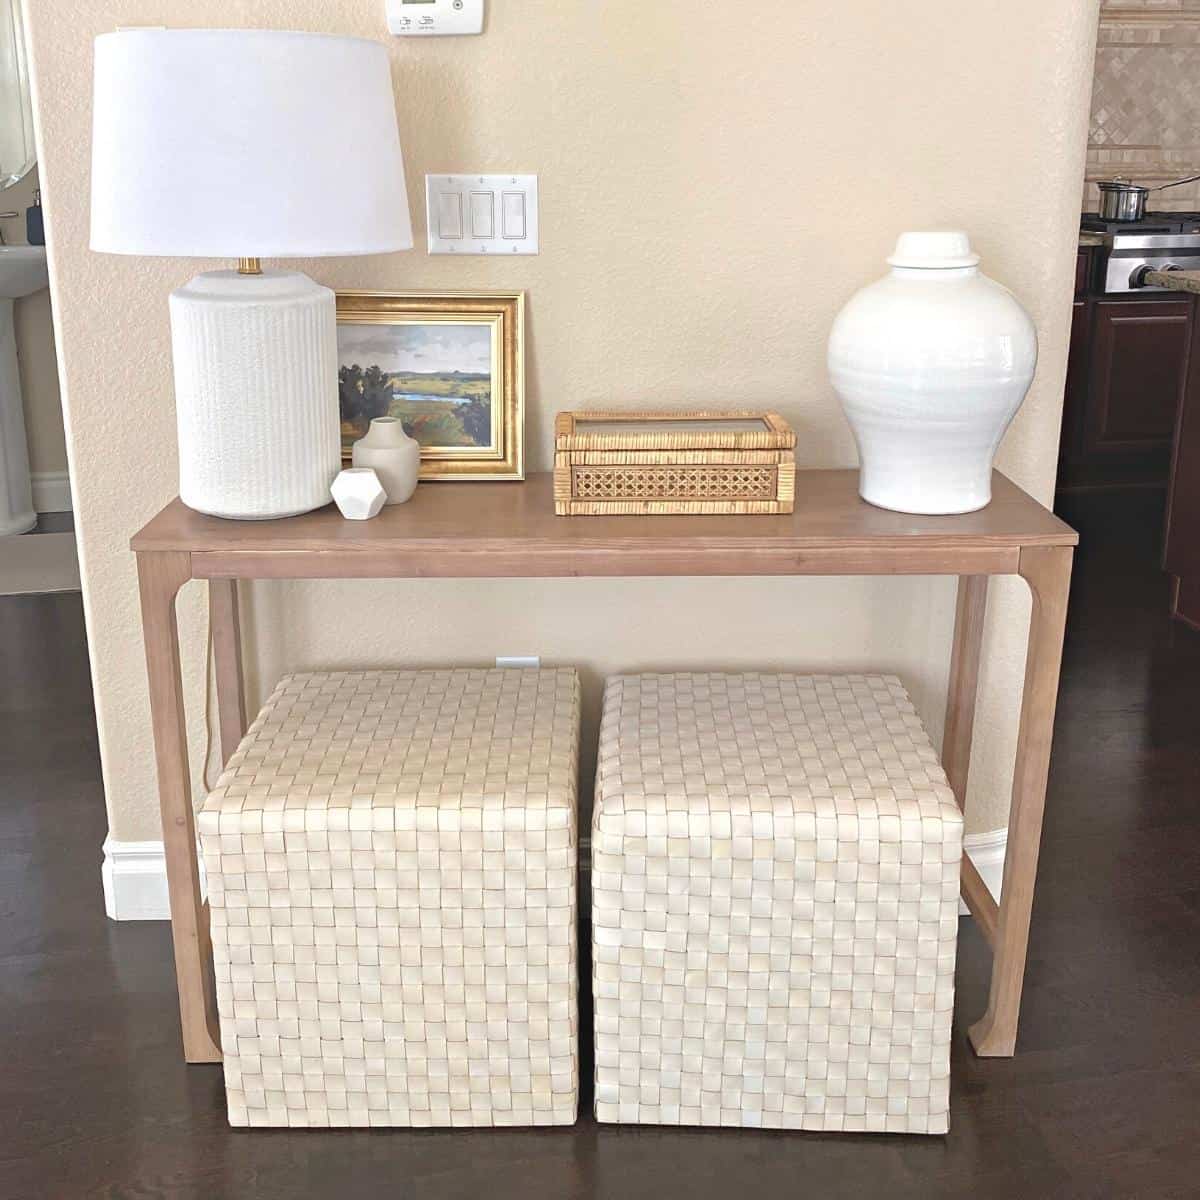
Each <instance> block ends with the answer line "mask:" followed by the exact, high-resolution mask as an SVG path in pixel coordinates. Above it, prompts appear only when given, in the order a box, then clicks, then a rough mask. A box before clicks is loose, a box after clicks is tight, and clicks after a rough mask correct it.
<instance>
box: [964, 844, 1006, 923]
mask: <svg viewBox="0 0 1200 1200" xmlns="http://www.w3.org/2000/svg"><path fill="white" fill-rule="evenodd" d="M1007 849H1008V830H1007V829H993V830H991V831H990V832H988V833H969V834H967V836H966V837H965V838H963V853H964V854H966V855H967V856H968V857H969V858H970V860H971V861H972V862H973V863H974V864H975V870H977V871H978V872H979V876H980V878H981V879H982V880H983V882H984V883H986V884H987V887H988V891H989V892H991V893H992V896H993V897H994V898H995V899H996V901H997V902H999V900H1000V888H1001V885H1002V884H1003V883H1004V854H1005V852H1006V851H1007ZM958 911H959V912H960V913H963V914H966V913H967V911H968V910H967V906H966V905H965V904H963V902H962V901H961V900H960V901H959V903H958Z"/></svg>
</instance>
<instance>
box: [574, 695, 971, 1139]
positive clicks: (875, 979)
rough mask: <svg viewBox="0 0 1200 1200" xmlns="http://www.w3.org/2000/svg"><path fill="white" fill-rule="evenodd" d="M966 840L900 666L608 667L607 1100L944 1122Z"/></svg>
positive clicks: (656, 1116)
mask: <svg viewBox="0 0 1200 1200" xmlns="http://www.w3.org/2000/svg"><path fill="white" fill-rule="evenodd" d="M961 851H962V819H961V816H960V813H959V810H958V808H957V806H956V804H955V801H954V798H953V795H952V793H951V790H950V788H949V786H948V785H947V782H946V777H945V775H944V773H943V771H942V768H941V766H940V764H939V762H938V758H937V755H936V753H935V751H934V749H933V747H932V745H931V744H930V742H929V739H928V737H927V736H926V734H925V731H924V729H923V728H922V726H921V723H920V720H919V718H918V717H917V715H916V712H915V711H914V709H913V706H912V704H911V702H910V700H909V698H908V696H907V695H906V693H905V691H904V688H903V687H902V685H901V684H900V682H899V681H898V680H897V679H895V678H893V677H890V676H846V677H822V676H818V677H806V676H789V675H774V676H773V675H642V676H627V677H624V678H617V679H613V680H611V681H610V682H609V684H608V687H607V690H606V694H605V702H604V715H603V720H602V727H601V736H600V761H599V771H598V777H597V783H596V806H595V810H594V818H593V836H592V896H593V901H592V921H593V981H594V996H595V1053H596V1097H595V1106H596V1115H597V1118H598V1119H599V1120H600V1121H604V1122H621V1123H628V1124H660V1125H732V1126H754V1127H764V1128H777V1129H779V1128H782V1129H812V1130H827V1131H852V1130H853V1131H876V1132H904V1133H943V1132H945V1131H946V1130H947V1128H948V1122H949V1079H950V1026H951V1017H952V1010H953V1000H954V961H955V950H956V938H957V929H958V876H959V864H960V857H961Z"/></svg>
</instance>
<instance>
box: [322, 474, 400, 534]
mask: <svg viewBox="0 0 1200 1200" xmlns="http://www.w3.org/2000/svg"><path fill="white" fill-rule="evenodd" d="M329 490H330V492H331V493H332V494H333V502H334V503H335V504H336V505H337V506H338V511H339V512H340V513H341V514H342V516H343V517H345V518H346V520H347V521H369V520H370V519H371V518H372V517H377V516H379V514H380V513H381V512H382V511H383V506H384V505H385V504H386V503H387V492H385V491H384V490H383V484H381V483H380V482H379V476H378V475H376V474H375V472H374V471H372V470H371V469H370V468H369V467H350V468H348V469H347V470H345V471H340V472H339V473H338V477H337V478H336V479H335V480H334V481H333V487H331V488H330V489H329Z"/></svg>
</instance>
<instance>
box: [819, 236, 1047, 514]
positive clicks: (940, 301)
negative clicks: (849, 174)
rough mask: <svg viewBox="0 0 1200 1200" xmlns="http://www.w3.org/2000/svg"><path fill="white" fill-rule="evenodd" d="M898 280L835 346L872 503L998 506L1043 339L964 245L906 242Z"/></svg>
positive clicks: (932, 509) (949, 239)
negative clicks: (1002, 461) (998, 484)
mask: <svg viewBox="0 0 1200 1200" xmlns="http://www.w3.org/2000/svg"><path fill="white" fill-rule="evenodd" d="M888 262H889V263H890V264H891V268H892V270H891V272H890V274H888V275H887V276H885V277H884V278H883V279H880V280H878V281H876V282H875V283H872V284H870V285H868V286H867V287H865V288H863V289H862V291H860V292H858V293H857V295H855V296H853V297H852V298H851V300H850V302H849V303H848V304H847V305H846V306H845V308H843V309H842V311H841V312H840V313H839V314H838V317H837V319H836V320H835V322H834V325H833V330H832V332H831V333H830V336H829V353H828V362H829V375H830V378H831V380H832V381H833V386H834V389H835V390H836V392H837V394H838V396H839V397H840V399H841V402H842V406H843V408H844V409H845V412H846V417H847V419H848V420H849V422H850V426H851V428H852V429H853V431H854V437H855V440H856V441H857V443H858V452H859V460H860V463H861V477H860V483H859V491H860V493H861V495H862V498H863V499H864V500H867V501H869V502H870V503H871V504H875V505H878V506H879V507H880V508H889V509H894V510H896V511H898V512H909V513H934V514H936V513H963V512H973V511H975V510H976V509H980V508H983V507H985V506H986V505H987V504H988V503H989V502H990V501H991V496H992V488H991V480H992V463H993V460H994V459H995V456H996V450H997V448H998V447H999V445H1000V439H1001V438H1002V437H1003V436H1004V433H1005V431H1006V430H1007V429H1008V426H1009V424H1010V423H1011V421H1012V419H1013V417H1014V416H1015V415H1016V413H1017V410H1018V409H1019V408H1020V407H1021V403H1022V401H1023V400H1024V399H1025V395H1026V393H1027V392H1028V390H1029V385H1030V383H1031V382H1032V380H1033V374H1034V369H1035V367H1036V366H1037V355H1038V345H1037V332H1036V330H1035V329H1034V326H1033V322H1032V321H1031V320H1030V318H1029V316H1028V314H1027V313H1026V312H1025V310H1024V309H1023V308H1022V307H1021V305H1020V304H1019V303H1018V302H1017V300H1016V299H1015V298H1014V297H1013V295H1012V293H1011V292H1009V291H1008V290H1007V289H1006V288H1004V287H1002V286H1001V285H1000V284H998V283H996V282H995V281H994V280H992V279H989V278H988V277H987V276H986V275H983V274H981V273H980V271H979V267H978V263H979V256H978V255H977V254H974V253H973V252H972V250H971V245H970V241H969V239H968V238H967V235H966V234H965V233H956V232H948V233H905V234H902V235H901V237H900V239H899V241H898V242H897V243H896V250H895V253H894V254H893V255H892V257H891V258H889V259H888Z"/></svg>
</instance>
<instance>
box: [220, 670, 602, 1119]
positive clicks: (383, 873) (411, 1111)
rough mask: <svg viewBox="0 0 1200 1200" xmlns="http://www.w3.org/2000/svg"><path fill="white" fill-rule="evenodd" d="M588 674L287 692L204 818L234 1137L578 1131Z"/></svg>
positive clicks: (315, 682)
mask: <svg viewBox="0 0 1200 1200" xmlns="http://www.w3.org/2000/svg"><path fill="white" fill-rule="evenodd" d="M578 731H579V683H578V679H577V677H576V675H575V673H574V672H573V671H569V670H544V671H531V670H507V671H465V670H451V671H371V672H339V673H321V674H307V675H293V676H290V677H288V678H286V679H284V680H283V681H282V682H281V683H280V685H279V687H278V688H277V689H276V690H275V693H274V694H273V695H272V696H271V698H270V700H269V701H268V702H267V704H266V706H265V707H264V708H263V710H262V712H261V713H260V714H259V716H258V719H257V720H256V721H255V722H254V724H253V726H252V727H251V728H250V730H249V732H248V733H247V735H246V737H245V739H244V741H243V742H242V745H241V747H240V748H239V750H238V751H237V752H236V754H234V756H233V757H232V759H231V760H230V762H229V764H228V766H227V768H226V770H225V772H224V773H223V774H222V776H221V779H220V782H219V784H218V786H217V787H216V788H215V789H214V790H213V792H212V793H211V794H210V795H209V796H208V797H207V799H206V800H205V802H204V804H203V806H202V808H201V810H200V814H199V828H200V840H201V846H202V851H203V855H204V865H205V869H206V871H207V875H208V883H209V899H210V902H211V906H212V931H213V955H214V960H215V966H216V978H217V1002H218V1009H219V1014H220V1022H221V1044H222V1049H223V1053H224V1060H225V1083H226V1092H227V1096H228V1105H229V1119H230V1123H231V1124H233V1125H254V1126H389V1125H397V1126H497V1125H554V1124H570V1123H572V1122H574V1120H575V1118H576V1112H577V1107H578V1073H579V1043H578V1016H577V990H578V989H577V962H576V932H575V931H576V916H577V913H576V905H577V899H576V895H577V894H576V833H577V828H576V827H577V804H576V776H577V766H578V761H577V760H578V738H579V733H578Z"/></svg>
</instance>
